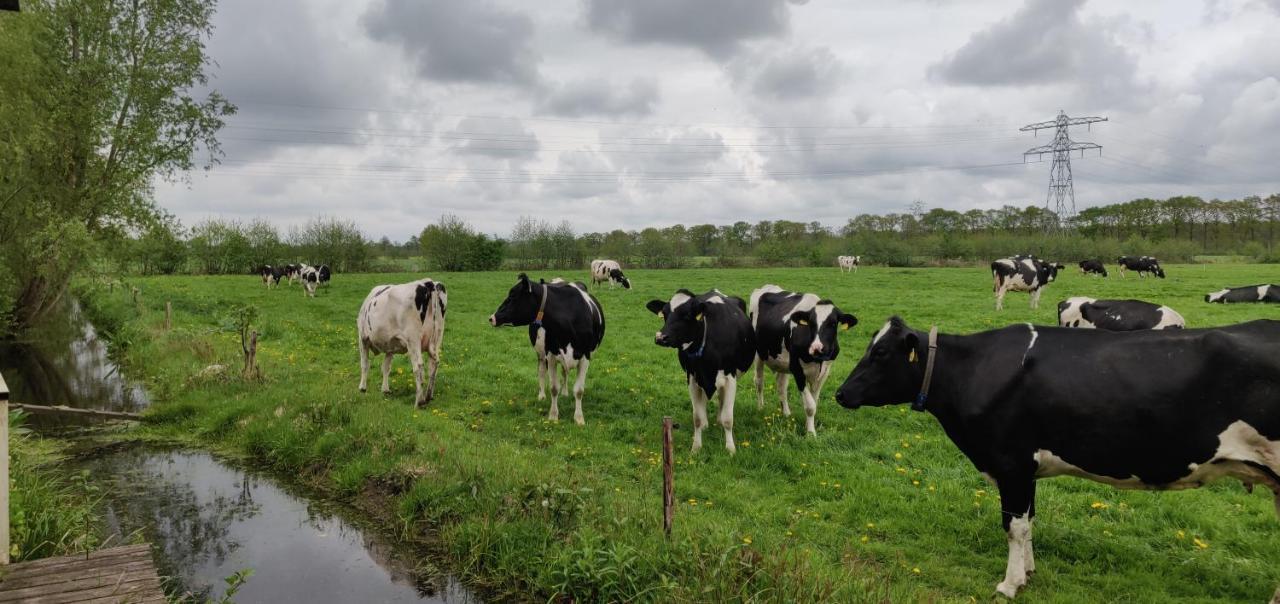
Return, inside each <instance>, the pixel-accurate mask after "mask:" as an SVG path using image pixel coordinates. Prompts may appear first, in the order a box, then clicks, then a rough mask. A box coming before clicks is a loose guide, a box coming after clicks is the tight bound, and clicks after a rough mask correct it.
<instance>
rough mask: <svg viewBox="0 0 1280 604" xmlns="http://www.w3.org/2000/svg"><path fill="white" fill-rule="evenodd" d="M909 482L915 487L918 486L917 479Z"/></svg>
mask: <svg viewBox="0 0 1280 604" xmlns="http://www.w3.org/2000/svg"><path fill="white" fill-rule="evenodd" d="M911 484H912V485H915V486H917V487H918V486H920V481H919V480H913V481H911Z"/></svg>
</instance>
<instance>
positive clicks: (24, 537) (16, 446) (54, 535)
mask: <svg viewBox="0 0 1280 604" xmlns="http://www.w3.org/2000/svg"><path fill="white" fill-rule="evenodd" d="M24 419H25V416H24V415H23V414H21V413H20V412H17V411H14V412H11V413H10V414H9V426H10V428H9V461H10V480H11V481H12V484H11V486H10V489H11V490H10V494H11V497H10V500H9V523H10V535H11V537H10V538H11V546H10V550H9V556H10V559H11V560H13V561H14V562H21V561H24V560H35V559H38V558H47V557H50V556H65V555H69V554H73V553H78V552H84V551H91V550H93V549H94V548H96V547H97V546H98V545H99V543H100V540H101V529H100V525H99V524H98V520H99V519H98V515H97V511H96V510H97V501H98V495H97V494H96V493H95V492H94V491H93V488H92V487H91V486H89V485H88V484H87V483H86V481H85V480H84V478H83V477H81V476H79V475H75V474H67V473H66V471H65V470H63V469H60V468H58V467H56V466H54V465H53V462H54V461H55V460H56V458H55V456H54V453H53V451H54V447H53V445H52V444H51V443H48V442H45V441H43V440H42V439H40V438H39V437H37V436H36V435H35V434H34V433H32V432H31V431H29V430H27V429H26V428H25V427H24V426H23V423H24Z"/></svg>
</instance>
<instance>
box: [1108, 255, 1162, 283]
mask: <svg viewBox="0 0 1280 604" xmlns="http://www.w3.org/2000/svg"><path fill="white" fill-rule="evenodd" d="M1116 262H1117V263H1118V264H1119V265H1120V277H1121V278H1123V277H1124V271H1125V270H1126V269H1127V270H1131V271H1135V272H1137V273H1138V278H1142V277H1145V276H1147V273H1151V274H1153V275H1155V276H1157V277H1160V278H1161V279H1164V269H1162V268H1160V261H1159V260H1156V259H1155V258H1153V257H1151V256H1141V257H1136V258H1135V257H1133V256H1121V257H1119V258H1117V259H1116Z"/></svg>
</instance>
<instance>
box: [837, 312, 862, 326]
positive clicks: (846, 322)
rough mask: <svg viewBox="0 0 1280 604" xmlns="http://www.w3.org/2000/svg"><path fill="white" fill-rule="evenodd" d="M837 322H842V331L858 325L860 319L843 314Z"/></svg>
mask: <svg viewBox="0 0 1280 604" xmlns="http://www.w3.org/2000/svg"><path fill="white" fill-rule="evenodd" d="M836 320H837V321H839V322H840V329H849V328H850V327H853V326H854V325H857V324H858V317H855V316H853V315H851V314H849V313H841V315H840V318H839V319H836Z"/></svg>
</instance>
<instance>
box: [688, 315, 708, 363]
mask: <svg viewBox="0 0 1280 604" xmlns="http://www.w3.org/2000/svg"><path fill="white" fill-rule="evenodd" d="M704 313H705V311H704ZM710 325H711V320H710V319H708V318H707V316H706V314H703V315H702V343H701V344H698V350H697V352H691V353H689V358H693V359H699V358H702V353H703V352H705V351H706V350H707V330H708V328H709V327H710Z"/></svg>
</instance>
